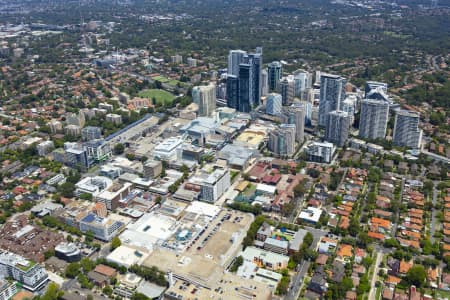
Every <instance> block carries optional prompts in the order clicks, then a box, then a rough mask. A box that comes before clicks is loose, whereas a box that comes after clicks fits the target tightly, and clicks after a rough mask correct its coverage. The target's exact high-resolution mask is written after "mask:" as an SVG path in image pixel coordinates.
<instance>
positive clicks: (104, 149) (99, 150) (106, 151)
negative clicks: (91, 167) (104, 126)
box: [83, 139, 112, 164]
mask: <svg viewBox="0 0 450 300" xmlns="http://www.w3.org/2000/svg"><path fill="white" fill-rule="evenodd" d="M83 148H84V149H85V150H86V153H87V156H88V159H89V160H90V161H91V162H90V164H93V163H98V162H102V161H106V160H107V159H108V158H110V157H111V156H112V149H111V147H110V145H109V143H107V142H106V141H105V140H104V139H99V140H91V141H88V142H85V143H84V144H83Z"/></svg>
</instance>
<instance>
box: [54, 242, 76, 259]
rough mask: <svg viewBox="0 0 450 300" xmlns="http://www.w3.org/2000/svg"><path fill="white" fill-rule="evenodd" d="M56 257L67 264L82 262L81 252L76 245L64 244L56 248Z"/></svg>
mask: <svg viewBox="0 0 450 300" xmlns="http://www.w3.org/2000/svg"><path fill="white" fill-rule="evenodd" d="M55 256H56V257H57V258H59V259H62V260H65V261H67V262H75V261H80V260H81V250H80V249H78V247H77V245H75V244H74V243H68V242H62V243H60V244H58V245H57V246H56V247H55Z"/></svg>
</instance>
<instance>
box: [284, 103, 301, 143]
mask: <svg viewBox="0 0 450 300" xmlns="http://www.w3.org/2000/svg"><path fill="white" fill-rule="evenodd" d="M286 116H287V123H288V124H294V125H295V140H296V141H297V142H298V143H300V144H301V143H303V141H304V139H305V109H304V108H303V107H302V106H299V105H297V106H291V107H288V108H287V109H286Z"/></svg>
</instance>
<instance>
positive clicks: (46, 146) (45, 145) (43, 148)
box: [36, 141, 55, 156]
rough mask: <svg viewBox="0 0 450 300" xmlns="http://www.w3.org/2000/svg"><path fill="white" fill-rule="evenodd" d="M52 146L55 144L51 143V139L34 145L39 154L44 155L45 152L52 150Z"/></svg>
mask: <svg viewBox="0 0 450 300" xmlns="http://www.w3.org/2000/svg"><path fill="white" fill-rule="evenodd" d="M54 148H55V145H54V144H53V142H52V141H45V142H42V143H39V144H38V145H37V146H36V149H37V152H38V154H39V156H46V155H47V154H49V153H50V152H52V150H53V149H54Z"/></svg>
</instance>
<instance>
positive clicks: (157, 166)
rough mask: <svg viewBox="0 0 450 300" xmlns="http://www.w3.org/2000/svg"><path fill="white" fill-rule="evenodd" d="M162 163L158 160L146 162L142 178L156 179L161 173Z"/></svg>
mask: <svg viewBox="0 0 450 300" xmlns="http://www.w3.org/2000/svg"><path fill="white" fill-rule="evenodd" d="M162 169H163V167H162V162H161V161H159V160H148V161H146V162H145V163H144V177H145V178H156V177H158V176H159V175H160V174H161V172H162Z"/></svg>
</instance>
